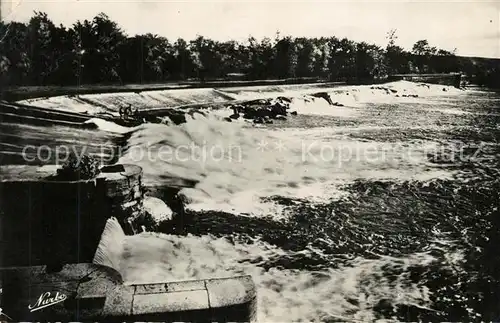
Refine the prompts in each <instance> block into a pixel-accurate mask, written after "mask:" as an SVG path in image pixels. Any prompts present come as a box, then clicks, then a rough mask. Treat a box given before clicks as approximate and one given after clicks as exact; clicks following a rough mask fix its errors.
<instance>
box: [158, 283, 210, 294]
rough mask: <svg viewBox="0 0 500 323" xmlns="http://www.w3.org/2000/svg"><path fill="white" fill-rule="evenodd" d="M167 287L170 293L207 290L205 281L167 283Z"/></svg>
mask: <svg viewBox="0 0 500 323" xmlns="http://www.w3.org/2000/svg"><path fill="white" fill-rule="evenodd" d="M165 285H166V289H167V291H168V292H180V291H190V290H206V287H205V281H204V280H189V281H182V282H172V283H166V284H165Z"/></svg>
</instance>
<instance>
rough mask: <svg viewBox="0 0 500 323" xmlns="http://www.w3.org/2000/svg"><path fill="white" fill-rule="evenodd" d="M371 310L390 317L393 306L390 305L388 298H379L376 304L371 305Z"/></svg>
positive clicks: (392, 312)
mask: <svg viewBox="0 0 500 323" xmlns="http://www.w3.org/2000/svg"><path fill="white" fill-rule="evenodd" d="M373 310H374V311H375V312H376V313H378V314H380V315H382V316H384V317H386V318H390V317H391V316H392V315H393V314H394V306H393V305H392V303H391V301H390V300H388V299H381V300H380V301H379V302H378V303H377V305H375V306H374V307H373Z"/></svg>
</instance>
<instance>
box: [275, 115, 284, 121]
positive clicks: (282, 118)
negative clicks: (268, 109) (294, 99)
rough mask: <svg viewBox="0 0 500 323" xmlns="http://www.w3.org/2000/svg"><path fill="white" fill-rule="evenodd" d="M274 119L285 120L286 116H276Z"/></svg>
mask: <svg viewBox="0 0 500 323" xmlns="http://www.w3.org/2000/svg"><path fill="white" fill-rule="evenodd" d="M275 119H276V120H282V121H286V118H285V117H284V116H276V118H275Z"/></svg>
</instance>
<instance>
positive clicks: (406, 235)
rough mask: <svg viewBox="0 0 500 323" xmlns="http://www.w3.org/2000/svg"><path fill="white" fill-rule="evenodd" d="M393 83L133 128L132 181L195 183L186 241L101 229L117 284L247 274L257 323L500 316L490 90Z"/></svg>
mask: <svg viewBox="0 0 500 323" xmlns="http://www.w3.org/2000/svg"><path fill="white" fill-rule="evenodd" d="M393 88H394V89H397V92H392V93H384V91H378V92H377V90H375V91H374V90H372V89H370V88H369V87H358V88H356V87H353V88H350V89H349V90H344V91H337V92H335V91H336V90H331V91H330V92H331V93H333V94H334V101H338V102H341V103H343V104H344V105H345V106H343V107H332V106H328V105H327V104H326V101H324V100H321V99H316V100H312V99H310V98H305V100H304V98H301V97H300V95H298V93H299V92H300V89H299V90H297V89H292V90H293V91H295V92H293V91H292V90H290V91H292V92H291V93H295V94H296V96H297V97H296V98H295V99H294V101H293V103H292V106H291V107H292V110H296V111H298V112H299V114H298V115H297V116H291V117H289V118H288V120H286V121H276V122H275V123H274V124H270V125H265V126H262V125H259V126H255V125H252V124H251V123H246V122H243V121H238V122H232V123H228V122H225V121H223V120H222V118H221V116H222V114H224V113H225V115H229V114H230V112H228V111H224V112H223V113H222V112H221V111H214V112H213V113H211V114H208V115H207V116H203V115H201V114H194V115H193V116H192V117H189V118H188V122H187V123H185V124H182V125H179V126H167V125H161V124H146V125H143V126H140V127H138V128H136V129H134V130H133V131H132V132H131V133H130V134H129V136H128V140H127V143H126V145H125V147H123V148H124V150H123V156H121V158H120V162H133V163H135V164H138V165H140V166H141V167H143V170H144V182H145V184H146V185H148V186H161V185H166V183H167V182H168V179H169V178H171V177H179V178H183V179H189V180H195V181H197V182H198V184H197V185H196V186H195V187H193V188H186V189H183V190H182V191H181V194H182V195H184V197H185V200H186V201H187V206H186V207H187V216H188V217H189V218H190V220H189V221H187V222H186V223H185V226H186V231H187V232H188V234H187V235H183V236H181V235H175V234H167V233H171V232H170V228H169V225H167V224H165V225H163V226H161V231H163V233H142V234H139V235H135V236H128V237H123V236H122V235H121V234H120V233H119V232H118V233H116V232H115V233H113V234H110V235H111V236H116V237H119V240H120V241H122V240H123V244H122V245H121V246H122V249H120V248H118V249H119V250H115V251H114V252H113V251H111V250H107V251H106V252H107V253H111V254H113V255H114V256H109V255H101V254H100V255H99V257H100V258H101V260H99V261H100V262H103V263H109V264H112V266H114V267H115V268H117V269H119V271H120V272H121V273H122V276H123V278H124V280H125V281H126V282H127V283H151V282H158V281H164V280H186V279H204V278H214V277H227V276H232V275H240V274H250V275H252V277H253V279H254V281H255V283H256V285H257V292H258V319H259V320H260V321H263V322H278V321H280V322H284V321H373V320H377V319H389V320H404V321H410V320H413V321H414V320H434V321H443V320H449V321H457V320H467V321H475V320H495V319H498V318H500V312H499V309H500V301H499V300H500V297H499V296H500V293H499V292H498V291H497V290H498V286H499V285H498V281H497V279H498V277H496V275H495V272H496V271H497V270H496V269H498V266H497V263H499V262H498V260H496V259H497V258H499V257H498V256H497V254H496V252H495V250H496V248H497V243H499V242H500V241H499V239H498V237H497V236H498V234H497V233H498V229H497V228H498V223H496V222H500V221H497V218H498V216H499V214H498V204H499V203H498V201H499V195H498V188H499V187H500V181H499V177H498V173H499V169H500V168H499V157H500V149H499V146H498V139H499V138H500V124H499V120H500V110H499V106H500V97H499V96H497V95H496V94H494V93H490V92H472V91H458V90H456V91H455V90H453V89H451V88H447V87H445V89H446V90H447V91H444V90H442V88H443V87H442V86H440V87H438V86H431V87H423V86H415V85H411V84H408V83H405V82H399V83H396V84H393ZM271 90H273V89H271ZM271 90H270V91H267V92H265V93H262V92H259V93H257V92H256V91H254V92H252V91H248V90H246V91H243V90H237V89H236V90H232V91H228V92H227V95H231V96H233V97H240V98H241V97H247V98H252V97H259V96H260V97H262V96H273V95H274V96H277V95H284V94H283V92H279V91H278V90H276V93H274V92H272V91H271ZM412 91H413V92H412ZM303 92H306V90H305V89H304V91H303ZM374 92H376V93H374ZM379 92H382V93H379ZM410 92H411V93H418V94H419V97H418V98H416V97H411V98H408V97H399V95H397V96H396V95H395V93H399V94H401V93H410ZM270 93H271V94H270ZM346 93H347V94H346ZM286 94H287V95H289V94H290V93H286ZM301 94H303V93H301ZM426 94H427V96H426ZM108 224H109V223H108ZM109 226H112V225H111V224H109ZM111 231H113V230H111ZM106 239H107V238H106ZM106 239H105V237H103V241H104V240H106ZM103 241H102V243H104V244H106V242H105V241H104V242H103ZM116 255H118V258H120V259H119V260H116V258H113V257H116ZM96 257H97V255H96ZM110 257H111V258H110ZM99 261H98V262H99Z"/></svg>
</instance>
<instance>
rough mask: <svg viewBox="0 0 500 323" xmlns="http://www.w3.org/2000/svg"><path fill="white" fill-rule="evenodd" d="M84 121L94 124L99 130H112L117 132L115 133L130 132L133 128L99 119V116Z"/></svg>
mask: <svg viewBox="0 0 500 323" xmlns="http://www.w3.org/2000/svg"><path fill="white" fill-rule="evenodd" d="M84 123H86V124H94V125H96V126H97V128H98V129H100V130H103V131H107V132H112V133H117V134H126V133H128V132H131V131H132V130H134V129H135V128H129V127H124V126H120V125H117V124H116V123H114V122H111V121H106V120H103V119H99V118H92V119H89V120H87V121H85V122H84Z"/></svg>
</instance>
